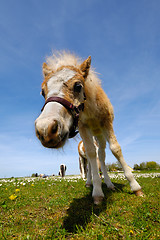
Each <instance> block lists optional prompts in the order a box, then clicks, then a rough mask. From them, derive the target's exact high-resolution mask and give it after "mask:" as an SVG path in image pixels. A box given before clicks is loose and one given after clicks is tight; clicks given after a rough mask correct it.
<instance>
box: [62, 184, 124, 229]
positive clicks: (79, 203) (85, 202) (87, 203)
mask: <svg viewBox="0 0 160 240" xmlns="http://www.w3.org/2000/svg"><path fill="white" fill-rule="evenodd" d="M114 185H115V188H116V191H117V192H119V191H122V189H123V187H124V185H123V184H117V183H115V184H114ZM102 189H103V192H104V195H105V199H104V200H103V202H102V203H101V204H100V205H98V206H96V205H94V203H93V199H92V188H91V189H90V192H89V193H88V194H87V195H86V196H85V197H83V198H74V199H73V202H72V203H71V204H70V207H69V209H68V210H67V216H66V217H65V218H64V220H63V228H64V229H65V230H66V231H67V232H70V233H76V232H77V230H78V229H85V228H86V226H87V224H88V223H89V222H91V218H92V215H93V214H96V215H97V216H99V215H100V213H101V212H103V211H105V210H106V207H107V205H108V204H112V194H113V192H112V191H111V190H109V189H108V188H107V186H106V185H105V184H102Z"/></svg>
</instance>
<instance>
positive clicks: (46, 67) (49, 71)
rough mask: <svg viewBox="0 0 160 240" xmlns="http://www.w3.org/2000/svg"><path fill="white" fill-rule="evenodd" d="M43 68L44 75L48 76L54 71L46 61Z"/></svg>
mask: <svg viewBox="0 0 160 240" xmlns="http://www.w3.org/2000/svg"><path fill="white" fill-rule="evenodd" d="M42 69H43V75H44V77H47V76H48V75H49V74H50V73H51V72H53V71H52V69H51V68H50V67H49V66H48V65H47V63H45V62H44V63H43V67H42Z"/></svg>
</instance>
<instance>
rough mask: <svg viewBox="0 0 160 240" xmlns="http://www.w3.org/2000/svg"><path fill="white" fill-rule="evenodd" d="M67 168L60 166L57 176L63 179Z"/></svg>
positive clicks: (63, 165)
mask: <svg viewBox="0 0 160 240" xmlns="http://www.w3.org/2000/svg"><path fill="white" fill-rule="evenodd" d="M66 170H67V167H66V165H65V164H61V165H60V170H59V176H61V177H65V174H66Z"/></svg>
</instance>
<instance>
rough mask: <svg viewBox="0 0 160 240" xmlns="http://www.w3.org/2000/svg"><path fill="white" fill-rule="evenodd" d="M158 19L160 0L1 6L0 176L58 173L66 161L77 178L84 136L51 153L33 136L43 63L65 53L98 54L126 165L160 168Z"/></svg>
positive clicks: (35, 0)
mask: <svg viewBox="0 0 160 240" xmlns="http://www.w3.org/2000/svg"><path fill="white" fill-rule="evenodd" d="M159 13H160V1H159V0H153V1H151V0H135V1H128V0H122V1H119V0H112V1H110V0H103V1H102V0H81V1H78V0H59V1H52V0H46V1H42V0H28V1H24V0H15V1H12V0H8V1H5V0H1V2H0V53H1V54H0V55H1V57H0V73H1V74H0V84H1V94H0V102H1V105H0V116H1V119H0V123H1V124H0V177H11V176H15V177H16V176H28V175H31V174H32V173H34V172H38V173H46V174H57V173H58V170H59V166H60V164H61V163H65V164H66V165H67V174H78V173H79V164H78V152H77V145H78V142H79V141H80V137H77V138H76V139H72V140H69V141H68V143H67V144H66V146H65V147H64V148H63V149H62V150H50V149H46V148H44V147H43V146H41V144H40V142H39V141H38V139H36V136H35V132H34V120H35V119H36V117H37V116H38V115H39V113H40V109H41V107H42V105H43V103H44V99H43V98H42V96H40V90H41V89H40V87H41V82H42V80H43V76H42V63H43V62H44V61H45V57H46V56H48V55H50V54H51V53H52V51H53V50H61V49H68V50H70V51H72V52H75V53H76V54H77V55H79V56H80V57H83V58H84V59H85V58H87V57H88V56H89V55H91V56H92V66H93V67H94V68H95V69H96V71H97V72H99V73H100V75H99V77H100V79H101V81H102V86H103V89H104V90H105V92H106V93H107V95H108V96H109V98H110V100H111V102H112V104H113V106H114V112H115V120H114V129H115V133H116V136H117V139H118V141H119V143H120V145H121V147H122V151H123V154H124V157H125V160H126V161H127V163H128V164H129V165H130V166H133V165H134V164H135V163H141V162H142V161H156V162H158V163H160V147H159V146H160V30H159V29H160V14H159ZM106 153H107V157H106V163H107V162H109V163H111V162H116V160H115V158H114V157H113V156H112V154H111V153H110V151H109V150H108V149H107V150H106Z"/></svg>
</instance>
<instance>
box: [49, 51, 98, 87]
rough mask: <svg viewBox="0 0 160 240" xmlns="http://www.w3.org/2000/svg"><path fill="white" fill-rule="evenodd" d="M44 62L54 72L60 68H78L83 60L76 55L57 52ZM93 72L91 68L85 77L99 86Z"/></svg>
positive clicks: (95, 74)
mask: <svg viewBox="0 0 160 240" xmlns="http://www.w3.org/2000/svg"><path fill="white" fill-rule="evenodd" d="M46 62H47V64H48V66H49V67H50V68H51V69H52V70H53V71H56V70H57V69H58V68H60V67H61V66H74V67H76V68H79V67H80V65H81V63H82V62H83V59H81V58H79V57H77V56H76V55H74V54H72V53H70V52H66V51H57V52H55V53H54V54H52V56H49V57H46ZM97 74H98V73H96V72H95V70H94V69H93V68H92V67H91V68H90V71H89V74H88V76H87V80H90V81H92V84H94V85H101V81H100V79H99V78H98V77H97Z"/></svg>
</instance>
